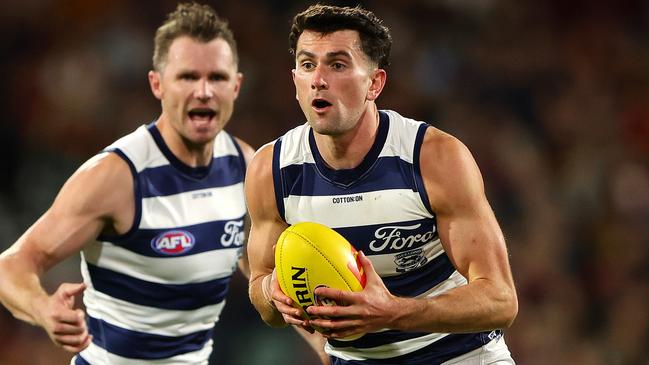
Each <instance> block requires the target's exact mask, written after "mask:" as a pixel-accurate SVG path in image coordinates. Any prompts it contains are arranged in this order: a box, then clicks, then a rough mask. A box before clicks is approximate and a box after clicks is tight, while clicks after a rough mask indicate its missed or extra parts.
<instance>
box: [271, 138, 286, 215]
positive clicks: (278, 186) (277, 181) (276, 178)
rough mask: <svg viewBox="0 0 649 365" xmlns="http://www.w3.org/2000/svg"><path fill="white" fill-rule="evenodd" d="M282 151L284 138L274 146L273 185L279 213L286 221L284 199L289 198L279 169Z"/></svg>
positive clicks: (278, 140)
mask: <svg viewBox="0 0 649 365" xmlns="http://www.w3.org/2000/svg"><path fill="white" fill-rule="evenodd" d="M281 151H282V138H278V139H277V141H275V145H274V146H273V185H274V187H275V203H276V204H277V212H279V216H280V217H282V219H284V220H286V217H285V216H284V199H282V198H284V197H286V196H288V195H287V194H288V193H287V192H286V189H284V186H285V185H284V184H285V183H286V182H285V178H284V177H283V176H282V174H283V173H282V171H281V170H280V168H279V159H280V152H281Z"/></svg>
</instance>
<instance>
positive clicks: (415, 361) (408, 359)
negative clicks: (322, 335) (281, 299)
mask: <svg viewBox="0 0 649 365" xmlns="http://www.w3.org/2000/svg"><path fill="white" fill-rule="evenodd" d="M488 338H489V336H488V332H483V333H462V334H450V335H447V336H445V337H444V338H442V339H440V340H438V341H435V342H433V343H432V344H430V345H428V346H425V347H423V348H421V349H419V350H417V351H413V352H410V353H407V354H405V355H401V356H396V357H391V358H389V359H369V360H363V361H355V360H342V359H339V358H336V357H331V364H332V365H379V364H380V365H388V364H389V365H395V364H408V365H433V364H441V363H443V362H444V361H448V360H450V359H452V358H454V357H457V356H460V355H463V354H465V353H467V352H469V351H473V350H475V349H477V348H478V347H480V346H483V345H484V344H486V343H487V342H489V340H488ZM485 340H486V341H485ZM330 343H331V341H330Z"/></svg>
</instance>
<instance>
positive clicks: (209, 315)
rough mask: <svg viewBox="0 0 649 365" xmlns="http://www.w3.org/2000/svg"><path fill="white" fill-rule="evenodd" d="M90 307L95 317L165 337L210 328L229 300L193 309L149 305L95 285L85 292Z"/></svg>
mask: <svg viewBox="0 0 649 365" xmlns="http://www.w3.org/2000/svg"><path fill="white" fill-rule="evenodd" d="M85 295H86V299H85V303H86V309H87V311H88V315H90V316H91V317H93V318H96V319H100V320H103V321H106V322H108V323H110V324H112V325H115V326H118V327H121V328H125V329H127V330H131V331H137V332H144V333H151V334H156V335H161V336H185V335H188V334H191V333H194V332H198V331H205V330H209V329H210V328H212V327H213V326H214V322H216V321H218V319H219V313H220V312H221V310H222V309H223V306H224V305H225V301H223V302H221V303H219V304H216V305H211V306H206V307H202V308H199V309H195V310H189V311H174V310H169V309H159V308H153V307H145V306H141V305H137V304H133V303H129V302H127V301H124V300H120V299H117V298H113V297H110V296H108V295H106V294H103V293H101V292H98V291H96V290H94V289H92V288H88V289H86V292H85Z"/></svg>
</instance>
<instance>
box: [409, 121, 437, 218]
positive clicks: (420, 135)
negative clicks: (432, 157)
mask: <svg viewBox="0 0 649 365" xmlns="http://www.w3.org/2000/svg"><path fill="white" fill-rule="evenodd" d="M426 129H428V124H425V123H424V124H421V125H420V126H419V129H417V137H415V147H414V150H413V157H412V161H413V166H414V169H415V173H414V175H415V183H416V184H417V189H416V190H417V191H419V196H420V197H421V202H422V203H424V206H425V207H426V209H428V211H429V212H430V213H431V214H434V213H433V208H432V207H431V206H430V202H429V201H428V193H427V192H426V186H425V185H424V179H423V178H422V176H421V165H420V162H421V160H420V156H421V146H422V144H423V143H424V136H425V135H426Z"/></svg>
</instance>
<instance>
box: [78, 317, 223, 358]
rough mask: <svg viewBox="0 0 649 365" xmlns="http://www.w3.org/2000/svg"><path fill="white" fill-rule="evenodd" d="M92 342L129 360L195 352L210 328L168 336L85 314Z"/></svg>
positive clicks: (207, 335) (208, 338)
mask: <svg viewBox="0 0 649 365" xmlns="http://www.w3.org/2000/svg"><path fill="white" fill-rule="evenodd" d="M88 329H89V330H90V332H91V333H92V334H93V339H92V342H93V343H94V344H96V345H97V346H99V347H101V348H103V349H105V350H107V351H108V352H110V353H113V354H115V355H119V356H122V357H127V358H132V359H147V360H154V359H164V358H168V357H172V356H176V355H180V354H185V353H188V352H193V351H198V350H200V349H202V348H203V347H204V346H205V343H207V341H209V340H210V339H211V338H212V332H213V331H212V330H211V329H210V330H205V331H199V332H195V333H192V334H189V335H185V336H179V337H168V336H161V335H154V334H149V333H142V332H137V331H131V330H127V329H124V328H121V327H118V326H115V325H112V324H110V323H108V322H105V321H102V320H99V319H96V318H92V317H88Z"/></svg>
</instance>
